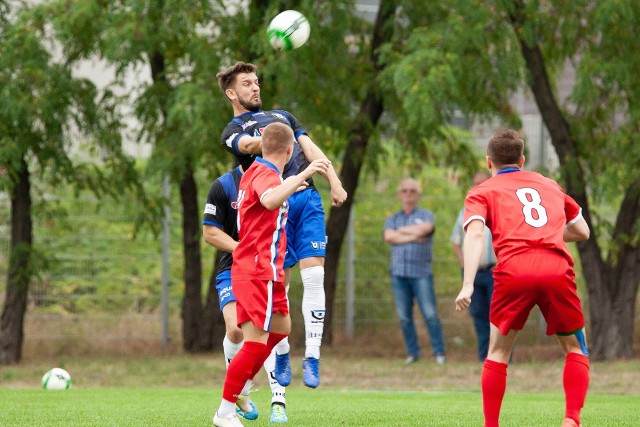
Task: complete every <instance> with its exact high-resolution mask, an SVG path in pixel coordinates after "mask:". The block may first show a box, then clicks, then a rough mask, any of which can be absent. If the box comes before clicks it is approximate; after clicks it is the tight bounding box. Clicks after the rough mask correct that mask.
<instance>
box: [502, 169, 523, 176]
mask: <svg viewBox="0 0 640 427" xmlns="http://www.w3.org/2000/svg"><path fill="white" fill-rule="evenodd" d="M510 172H520V168H504V169H500V170H499V171H498V173H497V175H500V174H501V173H510Z"/></svg>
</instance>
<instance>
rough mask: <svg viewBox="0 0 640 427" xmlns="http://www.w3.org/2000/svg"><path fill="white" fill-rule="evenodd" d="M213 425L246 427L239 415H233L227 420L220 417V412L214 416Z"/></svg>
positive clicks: (217, 426)
mask: <svg viewBox="0 0 640 427" xmlns="http://www.w3.org/2000/svg"><path fill="white" fill-rule="evenodd" d="M213 425H214V426H216V427H244V426H243V425H242V423H241V422H240V420H239V419H238V415H236V414H231V415H230V416H229V417H227V418H221V417H219V416H218V411H216V413H215V415H214V416H213Z"/></svg>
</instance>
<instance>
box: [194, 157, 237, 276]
mask: <svg viewBox="0 0 640 427" xmlns="http://www.w3.org/2000/svg"><path fill="white" fill-rule="evenodd" d="M241 177H242V172H241V171H240V168H235V169H234V170H232V171H231V172H227V173H226V174H224V175H222V176H221V177H220V178H218V179H216V180H215V181H213V183H212V184H211V187H210V188H209V194H208V195H207V204H206V206H205V208H204V220H203V221H202V223H203V224H206V225H212V226H214V227H218V228H220V229H222V231H224V232H225V233H227V234H228V235H229V236H231V237H232V238H233V239H234V240H235V241H238V223H237V220H236V218H237V216H238V211H237V208H238V205H237V199H238V186H239V185H240V178H241ZM232 262H233V258H232V256H231V254H230V253H229V252H222V257H221V258H220V263H219V264H218V268H217V271H216V274H218V273H220V272H221V271H224V270H230V269H231V263H232Z"/></svg>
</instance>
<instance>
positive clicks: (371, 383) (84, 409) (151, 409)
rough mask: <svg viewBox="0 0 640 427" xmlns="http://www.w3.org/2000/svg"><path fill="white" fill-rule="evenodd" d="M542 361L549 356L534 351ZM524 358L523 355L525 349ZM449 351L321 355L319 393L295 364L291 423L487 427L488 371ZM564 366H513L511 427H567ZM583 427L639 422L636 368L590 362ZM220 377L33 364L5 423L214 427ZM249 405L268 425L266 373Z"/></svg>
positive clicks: (1, 373) (188, 362)
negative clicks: (406, 357) (63, 372)
mask: <svg viewBox="0 0 640 427" xmlns="http://www.w3.org/2000/svg"><path fill="white" fill-rule="evenodd" d="M532 351H537V353H538V354H543V353H544V351H545V349H538V350H535V349H534V350H532ZM519 354H520V357H521V359H524V356H525V349H524V348H521V351H520V353H519ZM462 358H463V356H462V355H456V354H452V356H451V358H450V361H449V362H447V364H446V365H445V366H438V365H436V364H435V363H433V361H431V360H429V359H428V358H425V359H423V360H421V361H419V362H418V363H415V364H412V365H409V366H405V365H403V364H402V360H401V359H398V358H395V357H394V358H389V357H378V358H371V357H370V358H362V357H358V356H357V351H356V349H353V348H352V349H344V348H343V349H327V350H326V351H325V352H324V353H323V359H322V360H323V365H322V370H321V372H322V384H321V386H320V388H318V389H316V390H311V389H308V388H306V387H303V386H302V385H301V378H300V368H299V366H298V365H299V356H298V357H295V355H294V358H293V360H292V361H293V369H294V380H293V383H292V385H293V386H292V387H289V388H288V389H287V410H288V416H289V423H288V425H291V426H309V427H314V426H389V427H391V426H481V425H482V404H481V399H482V398H481V394H480V386H479V378H480V369H481V365H480V364H479V363H478V362H471V361H468V360H460V359H462ZM562 365H563V363H562V358H561V357H553V356H551V357H550V358H549V359H548V360H544V361H538V362H524V361H520V362H514V363H513V364H512V365H511V366H510V367H509V379H508V386H507V394H506V397H505V400H504V404H503V411H502V418H501V419H502V423H501V425H502V426H503V427H508V426H513V427H516V426H518V427H523V426H540V427H542V426H544V427H548V426H559V425H560V423H561V421H562V416H563V409H564V403H563V395H562V385H561V372H562ZM53 366H61V367H64V368H65V369H67V370H68V371H69V372H70V373H71V375H72V377H73V380H74V384H73V387H72V388H71V389H70V390H67V391H57V392H56V391H44V390H41V389H40V387H39V385H40V378H41V377H42V375H43V374H44V372H46V370H48V369H49V368H51V367H53ZM591 377H592V380H591V385H590V392H589V395H588V396H587V402H586V406H585V409H584V412H583V425H584V426H585V427H592V426H598V427H608V426H616V427H622V426H638V425H640V421H639V420H640V405H639V403H640V386H638V384H640V361H639V360H631V361H621V362H615V363H593V365H592V370H591ZM223 378H224V362H223V360H222V356H221V355H220V354H208V355H195V356H193V355H184V354H168V355H162V356H137V357H134V356H127V357H117V356H109V355H100V356H75V357H71V356H69V357H64V358H60V357H58V358H47V357H42V358H31V357H28V358H25V360H24V361H23V363H21V364H20V365H15V366H8V367H2V369H0V426H31V427H34V426H125V427H126V426H210V425H211V416H212V415H213V411H214V410H215V408H216V407H217V405H218V403H219V399H220V394H221V390H220V388H221V384H222V381H223ZM256 383H257V384H256V385H257V387H258V388H259V390H258V391H257V392H255V393H253V394H252V398H253V399H254V401H255V402H256V404H257V405H258V408H259V409H260V410H261V411H262V412H261V416H260V417H259V418H258V420H256V421H245V422H244V424H245V426H255V427H258V426H266V425H268V424H269V416H268V411H269V403H270V392H269V389H268V385H267V384H266V381H265V379H264V375H263V374H262V373H261V374H259V376H258V377H257V379H256Z"/></svg>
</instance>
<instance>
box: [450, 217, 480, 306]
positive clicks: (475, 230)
mask: <svg viewBox="0 0 640 427" xmlns="http://www.w3.org/2000/svg"><path fill="white" fill-rule="evenodd" d="M483 247H484V222H483V221H482V220H480V219H473V220H472V221H471V222H469V224H468V225H467V234H466V235H465V238H464V242H463V244H462V257H463V258H464V264H463V265H464V267H463V268H464V274H463V279H462V290H461V291H460V293H459V294H458V297H457V298H456V311H461V310H464V309H465V308H467V307H469V304H471V295H473V281H474V280H475V278H476V273H477V272H478V266H479V265H480V258H481V257H482V248H483Z"/></svg>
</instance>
